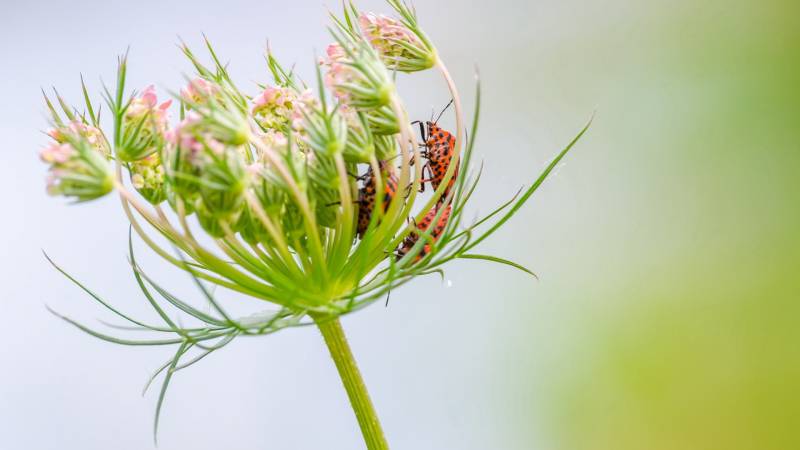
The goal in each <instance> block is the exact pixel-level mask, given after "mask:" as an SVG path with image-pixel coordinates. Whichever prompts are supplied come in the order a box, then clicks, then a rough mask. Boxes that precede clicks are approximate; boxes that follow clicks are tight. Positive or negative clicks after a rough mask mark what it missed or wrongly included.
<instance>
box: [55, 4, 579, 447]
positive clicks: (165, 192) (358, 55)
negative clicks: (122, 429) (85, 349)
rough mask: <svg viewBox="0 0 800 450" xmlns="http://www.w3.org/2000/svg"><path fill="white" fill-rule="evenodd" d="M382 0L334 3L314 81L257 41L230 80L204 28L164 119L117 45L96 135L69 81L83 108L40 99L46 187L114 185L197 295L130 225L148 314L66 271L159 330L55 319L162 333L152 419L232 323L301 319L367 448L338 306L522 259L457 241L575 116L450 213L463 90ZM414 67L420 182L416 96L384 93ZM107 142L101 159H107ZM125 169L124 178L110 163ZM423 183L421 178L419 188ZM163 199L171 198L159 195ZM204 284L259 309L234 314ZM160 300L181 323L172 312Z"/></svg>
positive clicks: (245, 328)
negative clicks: (150, 317)
mask: <svg viewBox="0 0 800 450" xmlns="http://www.w3.org/2000/svg"><path fill="white" fill-rule="evenodd" d="M388 3H389V4H390V5H391V6H392V8H393V9H394V10H395V13H396V14H397V18H396V19H392V18H389V17H387V16H383V15H378V14H373V13H360V12H358V11H357V10H356V9H355V7H354V6H352V5H350V6H349V8H346V10H345V14H344V17H343V18H334V26H333V27H332V28H331V32H332V35H333V38H334V40H335V43H334V44H332V45H331V46H329V47H328V50H327V52H326V57H325V59H324V60H323V63H322V64H321V65H318V66H317V67H316V69H317V72H316V79H317V91H316V92H312V91H311V90H309V89H307V88H306V86H305V85H304V84H303V83H301V82H299V81H298V80H297V78H296V77H295V76H294V74H293V73H292V72H290V71H287V70H285V69H284V68H283V66H282V65H281V64H280V63H279V62H278V61H277V59H276V58H275V57H274V56H273V55H272V53H271V52H270V53H268V55H267V64H268V68H269V71H270V72H271V74H272V76H273V82H272V83H271V84H260V85H259V91H258V92H256V93H255V94H250V93H245V92H244V91H243V90H241V89H240V88H239V87H238V86H237V85H236V83H234V81H233V80H232V78H231V76H230V73H229V72H228V69H227V66H226V65H225V64H222V63H221V61H220V58H219V57H218V56H217V54H216V52H215V51H214V49H213V47H212V46H211V44H210V43H209V42H208V41H207V40H206V46H207V48H208V54H209V57H210V60H211V62H212V64H211V65H209V66H207V65H206V64H204V63H203V62H202V61H201V59H200V58H198V57H197V56H196V55H195V54H194V53H193V52H192V51H191V50H190V49H189V47H188V46H187V45H185V44H184V45H182V47H181V50H182V51H183V53H184V55H186V57H187V58H188V59H189V62H190V63H191V64H192V66H193V67H194V69H195V72H196V74H195V75H193V76H192V78H191V81H190V82H189V84H188V85H187V86H186V87H184V89H182V90H181V91H180V94H179V95H178V97H179V100H180V103H181V116H182V120H181V121H180V122H179V123H177V124H175V125H174V126H171V125H170V123H169V114H168V110H169V108H170V102H169V101H167V102H162V103H159V101H158V99H157V98H156V94H155V90H154V89H153V88H152V87H148V88H146V89H144V90H143V91H141V93H139V94H130V93H128V92H127V91H126V86H125V85H126V83H125V79H126V72H127V59H126V58H125V57H123V58H120V61H119V66H118V72H117V83H116V91H115V92H114V93H113V94H112V93H111V92H108V91H106V95H105V100H106V102H107V103H108V105H109V106H110V110H111V111H110V115H111V119H112V122H113V123H112V124H111V127H109V130H110V131H109V133H108V136H111V137H112V138H111V139H107V138H106V134H105V133H104V131H103V127H102V126H101V125H100V121H99V115H96V114H95V110H96V108H94V106H93V104H92V102H91V101H90V95H89V93H88V92H87V90H86V87H85V86H83V93H84V100H85V103H86V104H85V107H84V108H83V109H85V110H86V111H87V113H86V114H87V115H86V116H85V117H84V116H83V115H80V116H79V115H77V113H75V112H74V111H76V108H73V107H69V106H68V105H66V103H65V102H64V101H63V99H61V98H60V97H58V102H59V104H60V105H61V108H62V110H63V115H65V116H66V120H64V119H62V117H61V114H60V113H58V112H56V110H55V107H54V106H53V104H52V103H51V102H50V101H49V99H47V106H48V108H49V109H50V111H51V113H52V115H53V123H54V126H55V130H54V131H52V132H51V133H50V134H51V136H52V137H53V138H54V139H55V140H56V143H55V144H52V145H51V146H49V147H47V148H46V149H45V150H44V151H43V152H42V154H41V157H42V160H43V161H45V162H46V163H47V164H49V166H50V175H49V181H48V186H49V187H48V190H49V191H51V193H53V194H59V195H65V196H68V197H73V198H76V199H78V200H82V201H83V200H90V199H94V198H98V197H100V196H102V195H104V194H106V193H108V192H110V191H111V190H112V188H116V190H117V191H118V193H119V195H120V197H121V199H122V203H123V210H124V212H125V214H126V215H127V217H128V220H129V221H130V223H131V229H132V232H133V233H135V234H136V235H137V236H138V237H139V238H140V239H141V241H142V242H143V243H144V245H146V246H148V247H149V248H150V249H151V250H152V251H154V252H155V253H156V254H158V255H159V256H161V257H162V258H163V259H164V260H166V261H167V262H169V263H170V264H172V265H174V266H175V267H177V268H179V269H181V270H183V271H185V272H187V273H188V274H190V275H191V277H192V279H193V280H194V281H195V283H196V285H197V287H198V289H199V291H200V293H201V294H202V297H203V299H204V300H205V302H206V303H208V306H209V307H210V309H206V308H203V307H198V306H196V305H193V304H191V303H189V302H185V301H183V300H180V299H178V298H177V297H176V296H175V295H173V294H171V293H170V292H169V291H168V290H166V289H165V288H162V287H161V286H160V285H158V284H157V281H156V280H154V279H153V278H151V277H150V276H149V275H147V274H146V273H145V272H144V271H143V270H142V268H141V267H140V266H139V264H138V263H137V260H136V259H135V257H134V254H133V249H134V246H133V240H132V239H131V240H130V241H129V251H130V261H131V266H132V270H133V275H134V278H135V279H136V281H137V284H138V285H139V287H140V289H141V290H142V293H143V296H144V298H145V299H146V300H147V302H148V303H149V304H150V305H151V306H152V307H153V309H154V310H155V312H156V313H157V315H158V317H159V318H160V319H161V322H162V323H160V324H156V325H152V324H149V323H146V322H143V321H140V320H138V319H134V318H132V317H130V316H128V315H126V314H123V313H121V312H120V311H118V310H117V309H115V308H114V307H112V306H111V305H110V304H109V303H108V302H106V301H105V300H103V299H102V298H101V297H100V296H98V295H97V294H95V293H93V292H91V291H89V290H88V289H86V288H85V287H84V286H83V285H80V284H79V286H80V287H81V288H83V289H84V290H86V291H87V292H89V293H90V294H91V296H92V298H93V299H95V300H97V301H99V302H100V303H101V304H102V305H103V306H105V307H107V308H109V309H110V310H111V311H112V312H113V313H115V314H117V315H118V316H119V317H121V318H122V319H124V320H126V321H129V322H131V323H132V324H133V326H134V327H136V328H138V329H141V330H145V331H151V332H154V333H157V334H160V335H161V336H162V337H161V338H156V339H129V338H121V337H117V336H110V335H108V334H105V333H100V332H97V331H95V330H92V329H90V328H87V327H85V326H84V325H82V324H78V323H77V322H75V321H73V320H72V319H68V318H64V319H65V320H67V321H68V322H70V323H72V324H74V325H76V326H78V327H79V328H81V329H82V330H84V331H87V332H89V333H90V334H92V335H94V336H96V337H99V338H101V339H104V340H107V341H111V342H116V343H120V344H130V345H175V346H176V347H177V349H176V352H175V355H174V356H173V357H172V358H170V360H169V361H167V362H166V363H165V364H164V365H163V366H162V368H161V370H159V371H158V372H157V373H156V375H154V377H153V378H155V377H157V376H158V375H160V374H162V373H163V377H164V381H163V384H162V388H161V393H160V395H159V400H158V403H157V408H156V420H155V423H156V425H157V424H158V418H159V414H160V411H161V406H162V404H163V400H164V395H165V392H166V389H167V386H168V384H169V382H170V380H171V379H172V377H173V375H174V374H175V373H176V372H178V371H180V370H181V369H183V368H185V367H188V366H189V365H191V364H193V363H194V362H195V361H198V360H200V359H202V358H203V357H205V356H206V355H208V354H210V353H212V352H214V351H216V350H218V349H220V348H222V347H224V346H226V345H228V344H229V343H230V342H231V341H233V340H234V339H235V338H237V337H239V336H246V335H264V334H268V333H272V332H275V331H278V330H280V329H283V328H286V327H293V326H303V325H315V326H317V327H318V328H319V330H320V331H321V333H322V335H323V338H324V339H325V342H326V343H327V344H328V346H329V348H330V350H331V355H332V357H333V359H334V361H335V363H336V366H337V368H338V369H339V373H340V375H341V376H342V378H343V381H344V384H345V388H346V389H347V391H348V394H349V398H350V400H351V403H352V406H353V409H354V410H355V411H356V417H357V419H358V422H359V425H360V427H361V429H362V433H363V434H364V437H365V441H366V443H367V446H368V448H370V449H385V448H388V446H387V444H386V440H385V438H384V436H383V434H382V431H381V429H380V425H379V422H378V420H377V416H376V413H375V410H374V408H373V406H372V404H371V402H370V400H369V396H368V394H367V393H366V390H365V388H364V383H363V380H361V378H360V374H359V373H358V370H357V368H356V366H355V362H354V361H353V359H352V355H351V353H350V351H349V348H348V347H347V343H346V340H345V338H344V334H343V330H342V329H341V325H340V324H339V321H338V317H339V316H341V315H344V314H348V313H351V312H354V311H357V310H358V309H360V308H363V307H366V306H367V305H369V304H371V303H373V302H375V301H376V300H378V299H381V298H383V297H384V296H386V295H387V294H388V292H390V291H391V290H393V289H397V288H399V287H400V286H402V285H403V284H405V283H407V282H410V281H411V280H413V279H415V278H416V277H419V276H424V275H429V274H434V273H442V271H443V268H444V266H445V265H446V264H447V263H448V262H450V261H452V260H455V259H471V260H484V261H491V262H498V263H502V264H506V265H509V266H512V267H515V268H518V269H521V270H523V271H525V272H527V273H530V274H532V272H530V271H529V270H528V269H525V268H524V267H522V266H520V265H519V264H516V263H513V262H510V261H507V260H504V259H501V258H498V257H495V256H488V255H483V254H480V253H475V252H474V249H475V248H476V246H477V245H478V244H480V243H481V242H482V241H483V240H484V239H486V238H488V237H489V236H490V235H492V234H493V233H494V232H495V231H497V230H498V229H499V228H500V227H501V226H502V225H503V224H504V223H505V222H507V221H508V220H509V219H510V218H511V217H512V216H513V215H514V214H515V213H516V212H517V211H518V210H519V209H520V208H521V207H522V205H523V204H524V203H525V202H526V201H527V200H528V199H529V198H530V196H531V195H532V194H533V193H534V192H535V191H536V189H537V188H538V187H539V186H540V185H541V183H542V182H543V180H544V179H545V178H546V177H547V175H548V174H549V173H550V172H551V171H552V170H553V168H554V167H555V166H556V164H557V163H558V162H559V161H560V160H561V158H563V157H564V155H565V154H566V153H567V151H569V149H570V148H572V146H573V145H574V144H575V142H576V141H577V139H578V138H579V137H580V136H581V135H582V134H583V133H584V132H585V130H586V128H584V130H583V131H581V133H580V134H579V135H578V136H577V137H576V138H575V139H573V141H572V142H570V144H569V145H568V146H567V147H566V148H565V149H564V150H562V151H561V152H560V153H559V154H558V155H557V157H556V158H555V159H554V160H553V162H552V163H550V164H549V165H548V166H547V167H546V168H545V170H544V171H543V172H542V174H541V175H540V176H539V178H538V179H536V181H535V182H534V183H533V184H532V185H531V187H529V188H528V189H527V190H525V192H524V193H522V195H520V196H519V197H518V198H516V197H515V198H514V199H511V200H510V201H508V202H506V203H504V204H502V205H500V206H498V207H497V208H496V209H494V210H493V211H491V212H490V213H489V214H488V215H486V216H485V217H483V218H481V219H480V220H478V221H476V222H474V223H471V224H468V223H465V222H464V221H463V218H464V214H465V211H466V210H467V209H468V207H469V199H470V198H471V195H472V193H473V192H474V190H475V188H476V186H477V182H478V179H479V178H480V170H473V169H474V168H473V167H472V165H471V160H472V154H473V148H474V144H475V135H476V132H477V125H478V118H479V115H478V112H479V107H480V89H479V87H476V97H475V104H474V116H473V120H472V122H471V124H467V122H466V121H465V117H464V111H463V108H462V103H461V96H460V94H459V91H458V89H457V87H456V84H455V82H454V80H453V78H452V77H451V75H450V73H449V72H448V70H447V68H446V66H445V64H444V63H443V62H442V60H441V59H440V58H439V56H438V53H437V51H436V49H435V47H433V45H432V44H431V42H430V40H429V39H428V38H427V37H426V35H425V33H423V32H422V30H421V29H420V27H419V24H418V22H417V18H416V14H415V13H414V11H413V10H412V9H410V8H409V7H407V6H406V5H405V4H404V3H401V2H400V1H399V0H388ZM431 67H435V68H436V69H437V70H438V71H439V73H440V74H441V76H442V78H443V80H444V82H445V84H446V85H447V87H448V95H449V96H450V97H452V98H453V104H454V106H455V107H454V112H455V114H454V115H455V125H454V128H453V129H452V132H451V133H452V134H453V136H455V137H454V139H452V140H449V141H448V142H449V143H451V144H452V146H451V147H448V158H449V159H448V162H447V164H446V165H447V167H446V168H442V167H441V166H438V169H437V171H436V172H437V180H436V183H437V184H434V183H433V182H432V180H431V179H429V178H427V176H428V175H429V172H430V171H431V168H432V167H433V166H435V165H436V164H438V162H437V161H432V160H431V155H432V154H433V153H432V152H430V151H428V150H430V149H425V151H420V146H421V145H422V146H423V147H424V146H425V145H426V143H420V142H419V141H418V138H417V133H416V131H417V130H416V128H415V127H414V126H413V125H412V118H411V117H409V116H408V113H407V111H408V109H407V104H408V103H409V102H414V101H422V102H424V103H427V102H428V100H427V99H418V98H415V97H414V96H413V95H412V96H405V97H404V96H401V95H400V92H399V91H398V89H397V87H396V85H395V76H397V75H398V74H397V72H408V73H412V72H417V71H419V70H423V69H427V68H431ZM468 125H469V128H470V133H469V137H467V133H466V132H465V131H466V129H467V127H468ZM587 127H588V125H587ZM112 150H113V154H114V155H116V158H115V161H114V164H115V166H116V171H115V170H113V169H112V167H111V164H110V162H109V158H110V156H109V155H111V154H112ZM495 153H496V152H494V151H493V152H492V154H495ZM423 154H424V155H425V156H426V160H424V161H423V159H422V156H423ZM414 161H419V163H418V164H413V162H414ZM125 172H127V173H128V175H129V177H130V178H129V179H130V184H131V185H132V187H133V189H130V188H129V187H128V186H127V185H126V182H125V181H124V179H123V177H122V176H123V174H124V173H125ZM451 181H452V182H451ZM426 185H430V186H431V187H433V188H434V189H429V190H428V192H430V191H433V193H424V194H420V192H421V191H422V188H423V187H424V186H426ZM137 192H138V195H137ZM423 195H425V197H423ZM142 198H144V199H145V200H146V202H142V201H141V199H142ZM165 199H166V200H167V204H168V205H169V207H171V209H172V211H169V210H168V209H165V208H162V207H161V206H160V205H159V204H160V203H162V202H163V201H164V200H165ZM148 203H149V204H148ZM471 214H472V213H470V215H471ZM153 234H156V235H158V236H159V237H160V238H161V239H154V238H153V236H152V235H153ZM162 242H166V243H167V244H168V247H164V246H162V244H161V243H162ZM51 262H52V261H51ZM56 267H57V268H58V266H56ZM58 269H59V270H61V269H60V268H58ZM70 279H72V280H73V281H74V279H73V278H70ZM210 285H213V286H219V287H221V288H223V289H227V290H230V291H234V292H238V293H240V294H244V295H245V296H247V297H249V298H254V299H258V300H262V301H263V302H265V303H266V304H269V305H271V306H272V307H271V309H268V310H266V311H260V312H256V313H254V314H252V315H248V316H245V317H241V318H237V317H235V316H232V315H231V314H229V313H228V312H227V310H226V308H224V307H223V305H222V304H221V302H219V300H218V299H217V297H216V296H215V294H214V293H213V291H212V289H209V286H210ZM265 303H258V304H259V305H263V304H265ZM169 308H176V309H177V310H178V311H180V312H182V313H184V314H186V315H187V316H190V317H191V320H192V321H194V322H196V323H195V324H193V325H182V323H183V322H182V321H181V322H179V321H176V320H174V319H173V318H172V312H171V311H168V309H169ZM209 311H210V312H209ZM163 336H169V337H167V338H163ZM193 352H197V353H196V354H195V355H194V356H191V355H192V353H193ZM187 358H189V360H188V362H186V359H187ZM151 381H152V380H151Z"/></svg>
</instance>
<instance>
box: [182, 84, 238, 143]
mask: <svg viewBox="0 0 800 450" xmlns="http://www.w3.org/2000/svg"><path fill="white" fill-rule="evenodd" d="M181 100H182V102H183V104H184V105H185V107H186V108H187V109H188V110H189V111H190V112H192V113H194V117H195V120H194V122H193V126H195V127H196V128H198V129H202V130H203V133H204V134H208V135H210V136H212V137H213V138H214V139H215V140H217V141H219V142H222V143H224V144H228V145H243V144H245V143H246V142H247V139H248V137H249V133H250V126H249V125H248V123H247V117H246V111H245V109H243V108H244V106H243V105H242V104H241V103H240V102H239V100H238V99H237V98H235V94H234V93H232V92H231V91H230V90H226V89H224V88H223V87H221V86H219V85H218V84H215V83H212V82H210V81H207V80H205V79H203V78H196V79H194V80H192V81H190V82H189V85H188V86H187V87H186V88H184V89H182V90H181Z"/></svg>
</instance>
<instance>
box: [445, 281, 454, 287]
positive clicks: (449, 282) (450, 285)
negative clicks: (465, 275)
mask: <svg viewBox="0 0 800 450" xmlns="http://www.w3.org/2000/svg"><path fill="white" fill-rule="evenodd" d="M446 285H447V287H449V288H450V287H453V280H447V283H446Z"/></svg>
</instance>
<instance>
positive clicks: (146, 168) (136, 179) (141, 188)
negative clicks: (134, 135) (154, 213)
mask: <svg viewBox="0 0 800 450" xmlns="http://www.w3.org/2000/svg"><path fill="white" fill-rule="evenodd" d="M128 169H129V170H130V173H131V184H133V187H134V188H135V189H136V190H137V191H138V192H139V194H141V195H142V197H144V198H145V199H146V200H147V201H148V202H150V203H152V204H154V205H157V204H159V203H161V202H163V201H164V200H166V198H167V193H166V189H165V186H164V166H163V165H162V164H161V156H160V155H159V154H158V153H153V154H151V155H150V156H148V157H146V158H144V159H140V160H138V161H134V162H132V163H129V164H128Z"/></svg>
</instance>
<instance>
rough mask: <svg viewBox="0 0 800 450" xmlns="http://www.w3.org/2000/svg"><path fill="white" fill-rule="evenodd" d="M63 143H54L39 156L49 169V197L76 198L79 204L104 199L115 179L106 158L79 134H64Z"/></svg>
mask: <svg viewBox="0 0 800 450" xmlns="http://www.w3.org/2000/svg"><path fill="white" fill-rule="evenodd" d="M59 138H60V140H62V141H63V143H58V142H56V143H53V144H50V145H49V146H47V147H46V148H44V149H43V150H42V151H41V152H40V154H39V156H40V158H41V160H42V161H43V162H45V163H47V164H49V165H50V170H49V173H48V175H47V193H48V194H50V195H63V196H65V197H73V198H75V199H76V200H77V201H87V200H93V199H95V198H98V197H102V196H104V195H106V194H108V193H109V192H111V190H112V189H113V187H114V177H113V173H112V170H111V166H110V165H109V164H108V161H107V159H106V155H104V154H103V153H101V152H99V151H98V149H97V148H96V147H94V146H92V144H91V143H90V142H89V140H88V139H87V138H86V137H84V136H81V135H80V134H77V133H75V134H70V133H67V134H62V135H60V136H59Z"/></svg>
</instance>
